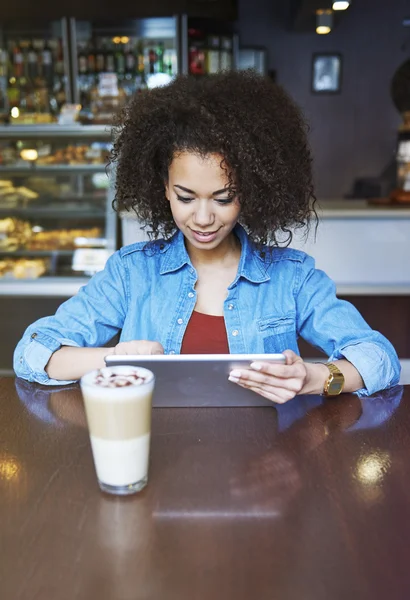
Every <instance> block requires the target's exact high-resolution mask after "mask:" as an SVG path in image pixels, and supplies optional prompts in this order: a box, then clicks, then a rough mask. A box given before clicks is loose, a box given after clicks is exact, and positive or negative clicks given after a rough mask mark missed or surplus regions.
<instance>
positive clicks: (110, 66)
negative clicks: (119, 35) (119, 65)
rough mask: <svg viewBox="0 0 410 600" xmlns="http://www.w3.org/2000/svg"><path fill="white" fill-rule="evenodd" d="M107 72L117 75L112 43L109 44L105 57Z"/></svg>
mask: <svg viewBox="0 0 410 600" xmlns="http://www.w3.org/2000/svg"><path fill="white" fill-rule="evenodd" d="M105 70H106V71H107V73H115V56H114V50H113V47H112V42H109V43H108V48H107V52H106V55H105Z"/></svg>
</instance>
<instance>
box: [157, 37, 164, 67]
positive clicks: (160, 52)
mask: <svg viewBox="0 0 410 600" xmlns="http://www.w3.org/2000/svg"><path fill="white" fill-rule="evenodd" d="M156 55H157V61H156V72H157V73H165V70H164V42H159V43H158V46H157V48H156Z"/></svg>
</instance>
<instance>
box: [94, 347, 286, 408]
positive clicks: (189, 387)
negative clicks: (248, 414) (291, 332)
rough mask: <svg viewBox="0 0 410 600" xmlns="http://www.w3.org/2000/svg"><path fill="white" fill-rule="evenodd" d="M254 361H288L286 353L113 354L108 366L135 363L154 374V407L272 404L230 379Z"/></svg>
mask: <svg viewBox="0 0 410 600" xmlns="http://www.w3.org/2000/svg"><path fill="white" fill-rule="evenodd" d="M255 361H264V362H266V361H270V362H277V363H281V364H285V363H286V358H285V356H284V355H283V354H148V355H146V354H135V355H134V354H124V355H121V354H110V355H108V356H106V357H105V363H106V365H107V367H112V366H116V365H132V366H139V367H145V368H146V369H150V370H151V371H152V372H153V373H154V375H155V392H154V397H153V406H164V407H183V406H186V407H188V406H272V402H270V401H269V400H267V399H265V398H263V397H262V396H259V394H255V392H252V391H250V390H245V389H244V388H242V387H240V386H239V385H237V384H235V383H232V382H231V381H229V380H228V376H229V373H230V372H231V371H232V370H233V369H247V368H249V366H250V364H251V363H252V362H255Z"/></svg>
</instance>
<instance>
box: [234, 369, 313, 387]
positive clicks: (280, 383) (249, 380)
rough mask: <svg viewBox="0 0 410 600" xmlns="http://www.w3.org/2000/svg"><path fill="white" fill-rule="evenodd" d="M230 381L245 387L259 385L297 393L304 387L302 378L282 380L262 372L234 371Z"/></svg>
mask: <svg viewBox="0 0 410 600" xmlns="http://www.w3.org/2000/svg"><path fill="white" fill-rule="evenodd" d="M229 380H230V381H233V382H234V383H242V384H244V385H247V386H249V385H257V386H258V387H261V386H262V387H263V386H267V387H274V388H285V389H289V390H291V391H294V392H296V393H298V392H300V390H301V389H302V387H303V379H302V377H293V378H290V379H281V378H279V377H274V376H273V375H266V374H265V373H263V372H261V371H252V370H246V369H245V370H243V371H240V370H238V369H234V370H233V371H231V373H230V375H229Z"/></svg>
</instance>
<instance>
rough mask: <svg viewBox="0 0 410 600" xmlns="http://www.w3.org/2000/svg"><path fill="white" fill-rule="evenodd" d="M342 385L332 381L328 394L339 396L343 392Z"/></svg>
mask: <svg viewBox="0 0 410 600" xmlns="http://www.w3.org/2000/svg"><path fill="white" fill-rule="evenodd" d="M341 387H342V386H341V384H340V383H339V382H338V381H332V382H331V383H330V385H329V389H328V392H327V393H328V394H338V393H339V392H340V390H341Z"/></svg>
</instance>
